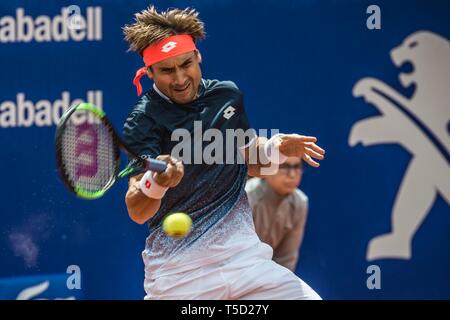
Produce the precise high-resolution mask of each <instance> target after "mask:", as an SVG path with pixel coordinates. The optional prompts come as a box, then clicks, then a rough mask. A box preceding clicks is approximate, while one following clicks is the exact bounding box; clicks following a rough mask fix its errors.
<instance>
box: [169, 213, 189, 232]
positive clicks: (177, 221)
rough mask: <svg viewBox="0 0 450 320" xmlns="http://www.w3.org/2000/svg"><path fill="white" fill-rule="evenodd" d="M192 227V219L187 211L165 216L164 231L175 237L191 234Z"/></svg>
mask: <svg viewBox="0 0 450 320" xmlns="http://www.w3.org/2000/svg"><path fill="white" fill-rule="evenodd" d="M191 228H192V219H191V217H189V216H188V215H187V214H186V213H182V212H177V213H171V214H169V215H168V216H166V217H165V218H164V221H163V230H164V232H165V233H166V234H167V235H168V236H170V237H174V238H182V237H185V236H187V235H188V234H189V232H190V231H191Z"/></svg>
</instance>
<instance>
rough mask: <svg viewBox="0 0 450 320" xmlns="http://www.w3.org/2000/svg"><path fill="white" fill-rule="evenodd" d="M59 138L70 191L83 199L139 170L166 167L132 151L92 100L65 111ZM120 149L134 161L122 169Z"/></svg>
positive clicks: (59, 157) (58, 156)
mask: <svg viewBox="0 0 450 320" xmlns="http://www.w3.org/2000/svg"><path fill="white" fill-rule="evenodd" d="M55 139H56V141H55V144H56V159H57V165H58V170H59V173H60V175H61V178H62V180H63V181H64V183H65V185H66V186H67V187H68V188H69V190H71V191H72V192H73V193H75V194H76V195H77V196H78V197H81V198H83V199H97V198H100V197H102V196H103V195H104V194H105V192H106V191H107V190H108V189H109V188H111V187H112V186H113V185H114V183H115V182H116V181H118V178H123V177H126V176H128V175H130V174H132V173H134V172H136V171H137V170H139V169H145V170H152V171H155V172H163V171H165V170H166V166H167V165H166V163H165V162H164V161H161V160H156V159H143V158H141V157H139V156H138V155H136V154H135V153H134V152H133V151H131V150H130V149H129V147H127V146H126V145H125V144H124V143H123V142H122V140H121V139H120V137H119V136H118V135H117V133H116V131H115V130H114V128H113V126H112V125H111V123H110V122H109V120H108V119H107V117H106V115H105V113H104V112H103V111H102V110H100V109H98V108H97V107H95V106H94V105H93V104H90V103H81V104H78V105H75V106H73V107H71V108H70V109H68V110H67V111H66V112H65V113H64V115H63V116H62V118H61V120H60V122H59V123H58V126H57V128H56V137H55ZM120 150H123V151H125V152H126V153H127V154H128V156H129V157H130V158H132V159H133V160H134V161H131V162H130V165H128V166H127V167H126V168H125V169H123V170H122V171H120V172H119V167H120ZM131 163H133V165H131Z"/></svg>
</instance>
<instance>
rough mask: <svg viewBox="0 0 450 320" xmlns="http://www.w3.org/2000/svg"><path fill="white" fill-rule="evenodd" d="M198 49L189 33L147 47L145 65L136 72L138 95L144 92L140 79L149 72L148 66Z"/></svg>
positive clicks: (134, 82) (135, 81)
mask: <svg viewBox="0 0 450 320" xmlns="http://www.w3.org/2000/svg"><path fill="white" fill-rule="evenodd" d="M196 49H197V48H196V47H195V43H194V39H192V37H191V36H190V35H187V34H180V35H175V36H170V37H168V38H166V39H164V40H163V41H161V42H158V43H155V44H152V45H149V46H148V47H147V48H145V49H144V52H143V59H144V63H145V67H142V68H140V69H139V70H138V71H137V72H136V76H135V77H134V80H133V84H134V85H135V86H136V89H137V94H138V96H140V95H141V93H142V86H141V83H140V81H141V78H142V77H143V76H144V75H145V73H146V72H147V67H149V66H151V65H153V64H155V63H157V62H160V61H163V60H166V59H168V58H172V57H175V56H178V55H180V54H183V53H186V52H189V51H194V50H196Z"/></svg>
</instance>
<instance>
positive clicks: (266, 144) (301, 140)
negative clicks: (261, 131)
mask: <svg viewBox="0 0 450 320" xmlns="http://www.w3.org/2000/svg"><path fill="white" fill-rule="evenodd" d="M316 141H317V138H316V137H310V136H302V135H299V134H279V135H275V136H273V137H272V138H270V139H269V140H267V138H265V137H258V138H256V140H255V142H254V143H251V144H250V145H249V146H248V147H247V148H245V149H244V155H245V160H246V163H247V166H248V174H249V175H250V176H254V177H263V176H266V175H270V174H274V170H270V169H271V168H272V169H273V168H274V167H275V169H276V168H277V166H278V164H280V163H282V162H283V161H285V160H286V158H287V157H299V158H301V159H303V160H304V161H305V162H306V163H308V164H309V165H311V166H313V167H316V168H317V167H319V166H320V164H319V163H318V162H316V161H315V160H314V159H313V158H315V159H318V160H323V159H324V154H325V150H323V149H322V148H320V147H319V146H318V145H316ZM277 154H278V155H277ZM264 169H265V170H264Z"/></svg>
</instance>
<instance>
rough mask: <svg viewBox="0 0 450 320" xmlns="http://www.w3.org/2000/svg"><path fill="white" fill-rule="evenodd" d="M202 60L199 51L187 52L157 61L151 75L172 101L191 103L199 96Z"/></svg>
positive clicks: (150, 72)
mask: <svg viewBox="0 0 450 320" xmlns="http://www.w3.org/2000/svg"><path fill="white" fill-rule="evenodd" d="M200 61H201V58H200V54H199V53H198V52H196V51H192V52H187V53H184V54H181V55H179V56H176V57H172V58H169V59H166V60H164V61H161V62H158V63H155V64H154V65H153V66H152V69H151V71H150V70H149V75H150V76H151V77H152V78H153V81H154V82H155V84H156V86H157V87H158V89H159V90H161V92H162V93H164V94H165V95H166V96H168V97H169V98H170V99H171V100H172V101H174V102H176V103H180V104H184V103H189V102H191V101H193V100H195V99H196V98H197V93H198V89H199V85H200V81H201V79H202V72H201V70H200Z"/></svg>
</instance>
